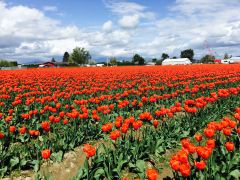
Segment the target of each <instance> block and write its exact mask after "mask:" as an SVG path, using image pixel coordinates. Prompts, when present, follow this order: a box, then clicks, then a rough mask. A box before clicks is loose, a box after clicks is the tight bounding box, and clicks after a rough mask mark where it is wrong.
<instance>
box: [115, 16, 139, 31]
mask: <svg viewBox="0 0 240 180" xmlns="http://www.w3.org/2000/svg"><path fill="white" fill-rule="evenodd" d="M118 23H119V25H120V26H121V27H123V28H136V27H137V25H138V24H139V16H138V15H137V14H135V15H133V16H130V15H127V16H123V17H122V18H121V19H119V21H118Z"/></svg>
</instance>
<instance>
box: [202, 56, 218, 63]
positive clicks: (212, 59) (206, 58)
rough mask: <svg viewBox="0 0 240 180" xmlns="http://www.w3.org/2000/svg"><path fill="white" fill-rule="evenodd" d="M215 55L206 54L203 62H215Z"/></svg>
mask: <svg viewBox="0 0 240 180" xmlns="http://www.w3.org/2000/svg"><path fill="white" fill-rule="evenodd" d="M214 60H215V57H214V56H212V55H205V56H203V57H202V59H201V63H214Z"/></svg>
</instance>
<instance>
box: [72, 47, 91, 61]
mask: <svg viewBox="0 0 240 180" xmlns="http://www.w3.org/2000/svg"><path fill="white" fill-rule="evenodd" d="M90 59H91V55H90V53H89V51H87V50H86V49H85V48H80V47H76V48H74V49H73V52H72V54H71V55H70V58H69V62H74V63H77V64H87V63H88V61H89V60H90Z"/></svg>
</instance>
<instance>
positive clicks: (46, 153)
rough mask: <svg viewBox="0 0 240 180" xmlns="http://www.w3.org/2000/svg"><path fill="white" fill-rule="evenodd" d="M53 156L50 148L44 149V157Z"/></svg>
mask: <svg viewBox="0 0 240 180" xmlns="http://www.w3.org/2000/svg"><path fill="white" fill-rule="evenodd" d="M50 156H51V151H50V150H49V149H45V150H43V151H42V158H43V159H48V158H50Z"/></svg>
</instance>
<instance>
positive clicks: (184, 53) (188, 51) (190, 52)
mask: <svg viewBox="0 0 240 180" xmlns="http://www.w3.org/2000/svg"><path fill="white" fill-rule="evenodd" d="M193 56H194V51H193V50H192V49H186V50H184V51H181V58H188V59H190V60H191V61H193Z"/></svg>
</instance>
